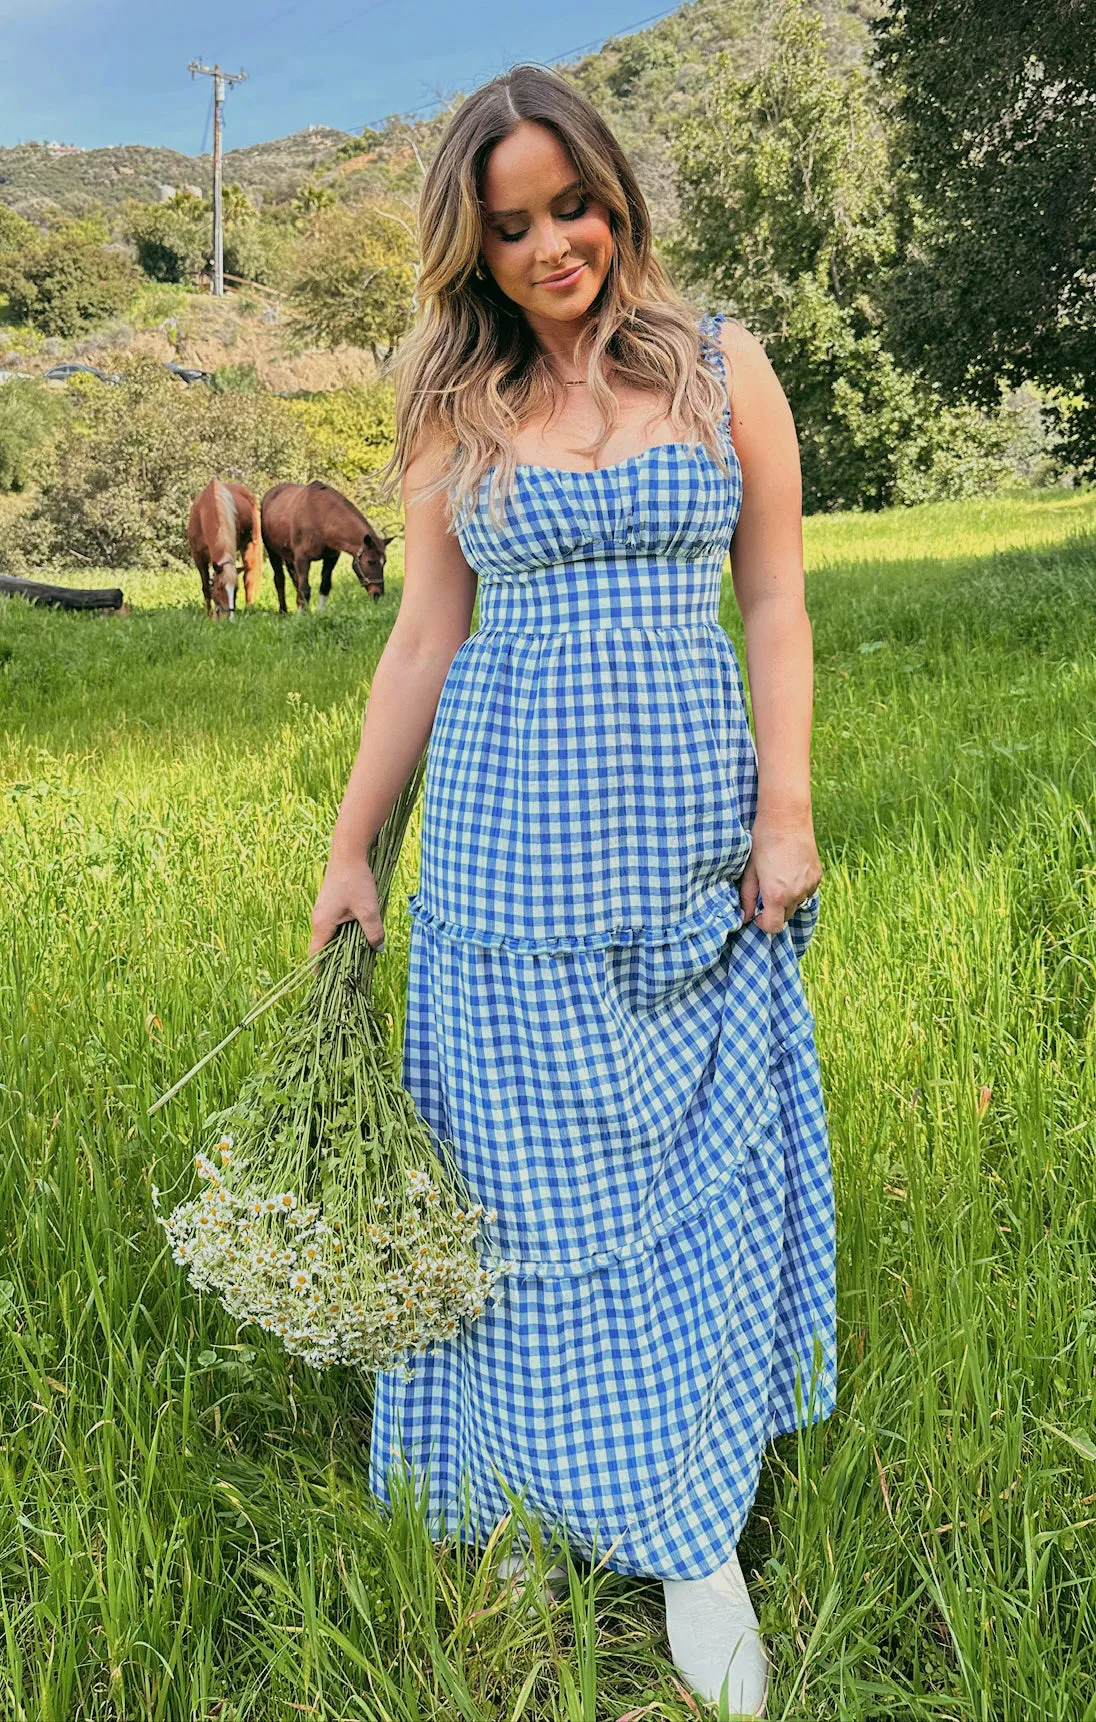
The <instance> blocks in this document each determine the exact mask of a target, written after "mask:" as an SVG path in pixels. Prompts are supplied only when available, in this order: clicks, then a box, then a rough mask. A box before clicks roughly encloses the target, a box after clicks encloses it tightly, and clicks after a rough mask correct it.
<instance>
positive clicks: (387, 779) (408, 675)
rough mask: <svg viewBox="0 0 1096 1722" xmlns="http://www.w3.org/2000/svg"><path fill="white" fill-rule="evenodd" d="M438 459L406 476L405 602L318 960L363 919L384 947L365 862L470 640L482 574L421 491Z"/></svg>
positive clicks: (336, 865)
mask: <svg viewBox="0 0 1096 1722" xmlns="http://www.w3.org/2000/svg"><path fill="white" fill-rule="evenodd" d="M439 458H440V456H439V453H438V451H436V450H423V451H421V452H419V453H417V454H416V455H415V457H414V459H413V460H412V461H411V462H410V464H409V466H408V468H407V471H406V472H405V474H404V484H403V496H404V521H405V526H404V580H403V595H402V597H401V599H400V607H399V611H398V613H397V615H396V620H395V622H394V623H393V625H392V631H391V633H390V634H389V636H388V639H387V641H386V642H385V647H384V650H383V652H382V653H381V656H380V659H379V661H378V664H377V667H376V670H375V671H374V674H373V681H372V685H371V687H370V690H369V702H368V706H367V708H366V714H365V720H364V722H363V724H362V736H361V742H360V745H359V747H358V753H357V757H356V758H355V760H354V765H353V768H352V769H351V772H350V778H349V781H348V783H347V786H346V793H345V795H344V796H343V800H342V805H341V806H340V808H339V813H338V817H337V819H336V820H335V828H334V831H333V833H332V838H331V853H330V857H329V859H328V864H327V870H326V872H325V874H324V879H323V884H322V885H321V887H320V891H319V894H318V896H317V898H316V903H315V907H314V909H313V911H312V943H311V946H310V950H311V951H312V952H313V953H314V952H316V951H318V950H319V949H320V947H321V946H322V945H325V944H326V943H327V941H328V939H330V938H331V936H332V934H333V933H334V932H335V930H336V928H337V927H338V926H340V925H341V924H342V923H343V922H344V921H350V920H357V921H359V922H360V924H361V927H362V930H363V932H364V933H365V936H366V938H367V939H368V940H369V942H370V944H372V945H374V946H376V947H378V948H379V947H380V946H381V945H382V944H383V942H384V927H383V924H382V922H381V918H380V912H379V909H378V904H377V894H376V888H375V886H374V883H373V878H372V874H371V873H370V871H369V867H368V865H367V863H366V857H367V855H368V852H369V846H370V844H371V843H372V841H373V839H374V837H375V836H376V835H377V832H378V831H379V830H380V828H381V826H382V825H383V824H384V821H385V820H386V819H387V817H388V815H389V813H390V812H391V811H392V808H393V807H394V806H395V803H396V800H397V797H398V796H399V793H400V791H401V789H402V788H403V786H404V784H405V783H406V782H407V779H408V778H409V777H410V775H411V772H412V770H413V768H414V765H415V762H416V760H417V759H418V758H419V755H420V754H421V753H422V750H423V748H424V747H425V746H426V743H427V741H428V740H429V737H430V731H431V729H432V728H433V724H434V716H435V713H436V711H437V706H438V700H439V698H440V696H441V690H442V686H443V684H444V682H445V678H446V676H447V675H448V673H449V666H450V664H451V663H452V661H453V656H454V654H455V652H456V651H457V648H458V647H459V646H460V645H461V643H462V642H463V641H464V640H466V639H467V638H468V633H469V629H470V627H471V622H472V610H473V608H474V606H475V601H476V575H475V573H474V571H473V570H472V569H471V568H470V567H469V565H468V563H467V561H466V560H465V557H464V554H463V552H462V550H461V548H460V545H459V543H458V542H457V540H456V538H455V537H454V536H453V534H452V533H451V532H449V531H448V529H447V527H446V523H445V499H444V496H443V495H442V494H441V493H440V492H439V493H438V494H437V495H435V496H433V497H431V498H430V499H429V500H427V501H425V502H419V501H416V500H415V497H414V492H415V491H416V490H417V489H418V488H419V487H420V486H421V485H422V484H423V483H424V482H425V481H426V480H427V479H428V477H429V476H431V475H432V473H433V472H434V471H436V470H437V462H438V460H439Z"/></svg>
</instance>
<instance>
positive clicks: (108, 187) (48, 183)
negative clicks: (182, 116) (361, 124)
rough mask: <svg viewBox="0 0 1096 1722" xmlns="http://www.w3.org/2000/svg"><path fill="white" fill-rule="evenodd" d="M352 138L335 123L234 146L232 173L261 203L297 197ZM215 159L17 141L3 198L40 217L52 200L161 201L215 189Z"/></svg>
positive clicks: (82, 209)
mask: <svg viewBox="0 0 1096 1722" xmlns="http://www.w3.org/2000/svg"><path fill="white" fill-rule="evenodd" d="M348 136H349V133H347V132H340V131H334V130H333V129H332V128H331V127H329V126H311V127H309V129H308V130H307V131H303V132H294V133H292V134H291V136H289V137H284V138H276V139H274V140H273V141H272V142H270V143H261V144H252V145H251V146H250V147H249V148H247V149H234V150H226V152H225V179H226V180H230V181H231V180H235V181H236V182H237V183H238V184H240V185H242V186H243V187H244V189H245V190H246V191H248V192H250V193H251V194H252V196H253V197H254V198H255V201H261V200H263V199H266V198H270V199H274V200H276V199H279V198H283V197H291V196H292V195H293V192H294V191H295V190H296V189H297V187H298V186H299V185H300V184H301V183H302V182H303V181H304V180H306V179H309V178H310V177H312V175H313V174H315V173H316V171H317V170H318V169H320V168H322V167H323V166H325V165H326V164H327V163H329V162H330V161H332V160H333V159H334V155H335V151H336V149H337V148H338V146H339V145H340V144H342V143H345V142H346V141H347V138H348ZM212 161H213V158H212V156H211V155H208V154H207V155H200V156H192V155H182V154H180V152H179V151H178V150H173V149H158V148H156V147H155V146H154V145H148V144H123V145H119V146H117V147H115V148H110V149H77V148H74V147H73V146H71V145H61V146H58V145H52V144H44V143H26V144H17V145H15V146H14V147H12V148H10V149H0V201H2V202H4V203H6V204H8V205H9V206H10V207H11V208H12V209H15V210H18V211H19V213H20V214H21V215H26V216H28V217H34V216H35V215H37V214H39V213H40V212H41V211H42V210H44V209H45V208H47V207H48V206H50V205H53V206H55V207H57V208H60V209H62V210H64V212H65V213H66V214H68V215H82V214H85V213H86V212H87V211H88V210H89V209H91V208H93V207H94V206H95V205H96V204H101V205H102V207H103V208H104V209H106V210H108V211H110V210H114V209H117V208H119V207H120V206H121V204H122V203H123V202H124V200H125V199H126V198H128V197H136V198H140V199H141V200H142V201H143V202H150V203H155V202H157V201H158V200H159V198H160V197H161V195H162V188H163V187H164V186H172V187H181V186H184V185H192V186H196V187H197V188H198V189H199V190H200V191H202V192H203V193H205V194H206V195H208V194H209V186H210V177H211V174H212ZM256 194H258V196H257V197H256Z"/></svg>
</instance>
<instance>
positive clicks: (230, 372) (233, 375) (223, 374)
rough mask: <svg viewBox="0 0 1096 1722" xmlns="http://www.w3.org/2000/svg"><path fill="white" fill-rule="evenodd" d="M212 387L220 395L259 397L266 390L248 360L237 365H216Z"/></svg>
mask: <svg viewBox="0 0 1096 1722" xmlns="http://www.w3.org/2000/svg"><path fill="white" fill-rule="evenodd" d="M213 387H214V389H216V391H217V392H218V394H222V395H261V394H263V393H264V392H265V390H266V384H265V383H264V382H263V380H262V378H261V377H260V376H259V373H258V371H257V370H256V369H255V367H254V365H253V364H252V363H251V362H250V360H246V361H245V362H244V363H243V364H239V365H218V366H217V369H216V370H215V371H214V373H213Z"/></svg>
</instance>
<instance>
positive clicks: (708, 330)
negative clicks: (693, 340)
mask: <svg viewBox="0 0 1096 1722" xmlns="http://www.w3.org/2000/svg"><path fill="white" fill-rule="evenodd" d="M726 320H727V316H726V312H724V311H705V313H704V315H703V316H702V317H701V319H700V322H699V324H698V325H697V326H698V328H699V330H700V358H701V362H702V364H704V365H705V366H706V367H707V369H708V370H709V371H711V373H712V375H713V376H716V377H718V378H719V380H720V382H721V383H722V384H723V419H722V423H723V426H724V428H725V429H726V430H727V431H729V430H730V428H731V403H730V391H729V389H728V386H727V361H726V356H725V354H724V352H723V348H722V347H721V346H720V345H719V336H720V331H721V330H722V328H723V325H724V323H725V322H726Z"/></svg>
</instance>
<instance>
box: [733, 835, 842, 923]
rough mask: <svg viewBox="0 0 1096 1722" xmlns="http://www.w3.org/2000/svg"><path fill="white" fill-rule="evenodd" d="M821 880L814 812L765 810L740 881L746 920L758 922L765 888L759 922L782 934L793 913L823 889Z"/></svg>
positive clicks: (740, 893) (740, 895) (739, 887)
mask: <svg viewBox="0 0 1096 1722" xmlns="http://www.w3.org/2000/svg"><path fill="white" fill-rule="evenodd" d="M821 878H822V863H821V861H820V860H819V857H818V846H817V844H816V843H815V840H814V827H813V825H812V823H811V819H810V815H809V814H808V815H807V817H806V818H804V817H803V816H802V815H801V814H797V815H794V816H793V815H791V814H788V815H786V816H780V815H774V814H759V815H758V817H757V819H755V820H754V824H753V848H752V849H751V851H750V859H749V860H748V861H747V863H746V871H745V872H744V873H743V875H742V878H741V879H740V880H739V885H738V894H739V898H740V900H741V903H742V912H743V916H744V918H745V920H746V921H752V920H754V918H755V911H756V910H757V896H758V891H759V890H760V893H761V900H762V901H761V910H760V913H758V914H757V915H756V920H757V925H758V926H759V927H760V928H761V930H762V932H764V933H779V932H780V930H781V928H782V927H783V926H784V925H785V924H786V922H787V920H788V917H789V916H790V915H792V914H794V912H795V910H796V909H798V907H799V905H800V904H801V903H802V902H804V901H805V900H806V898H808V897H810V896H813V894H814V892H815V891H817V889H818V886H819V882H820V880H821Z"/></svg>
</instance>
